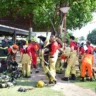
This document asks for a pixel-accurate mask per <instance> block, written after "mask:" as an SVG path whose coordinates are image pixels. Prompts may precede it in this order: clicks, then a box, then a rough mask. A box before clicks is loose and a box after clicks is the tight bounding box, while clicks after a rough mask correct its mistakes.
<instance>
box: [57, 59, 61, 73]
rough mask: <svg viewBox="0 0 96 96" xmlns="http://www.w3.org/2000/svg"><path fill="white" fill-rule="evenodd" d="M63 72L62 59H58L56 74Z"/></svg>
mask: <svg viewBox="0 0 96 96" xmlns="http://www.w3.org/2000/svg"><path fill="white" fill-rule="evenodd" d="M60 70H61V57H58V60H57V62H56V72H59V71H60Z"/></svg>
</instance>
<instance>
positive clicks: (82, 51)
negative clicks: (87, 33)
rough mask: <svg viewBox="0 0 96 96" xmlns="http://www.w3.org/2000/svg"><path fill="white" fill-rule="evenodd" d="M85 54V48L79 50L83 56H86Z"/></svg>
mask: <svg viewBox="0 0 96 96" xmlns="http://www.w3.org/2000/svg"><path fill="white" fill-rule="evenodd" d="M84 52H85V50H84V48H83V47H82V48H80V49H79V53H80V54H81V55H83V54H84Z"/></svg>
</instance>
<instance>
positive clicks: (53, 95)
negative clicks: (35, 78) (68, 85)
mask: <svg viewBox="0 0 96 96" xmlns="http://www.w3.org/2000/svg"><path fill="white" fill-rule="evenodd" d="M35 85H36V82H30V81H27V80H18V81H17V85H16V86H13V87H10V88H3V89H0V96H64V95H63V93H62V92H60V91H55V90H53V89H51V88H50V87H43V88H36V87H35ZM20 87H24V88H32V87H34V88H33V90H27V92H18V91H17V90H18V88H20Z"/></svg>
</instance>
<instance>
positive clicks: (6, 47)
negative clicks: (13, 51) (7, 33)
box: [0, 47, 8, 49]
mask: <svg viewBox="0 0 96 96" xmlns="http://www.w3.org/2000/svg"><path fill="white" fill-rule="evenodd" d="M7 48H8V47H4V48H3V47H0V49H7Z"/></svg>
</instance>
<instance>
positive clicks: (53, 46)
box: [50, 42, 59, 55]
mask: <svg viewBox="0 0 96 96" xmlns="http://www.w3.org/2000/svg"><path fill="white" fill-rule="evenodd" d="M58 49H59V45H58V43H57V42H53V43H52V45H51V52H50V55H54V54H55V53H56V51H57V50H58Z"/></svg>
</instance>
